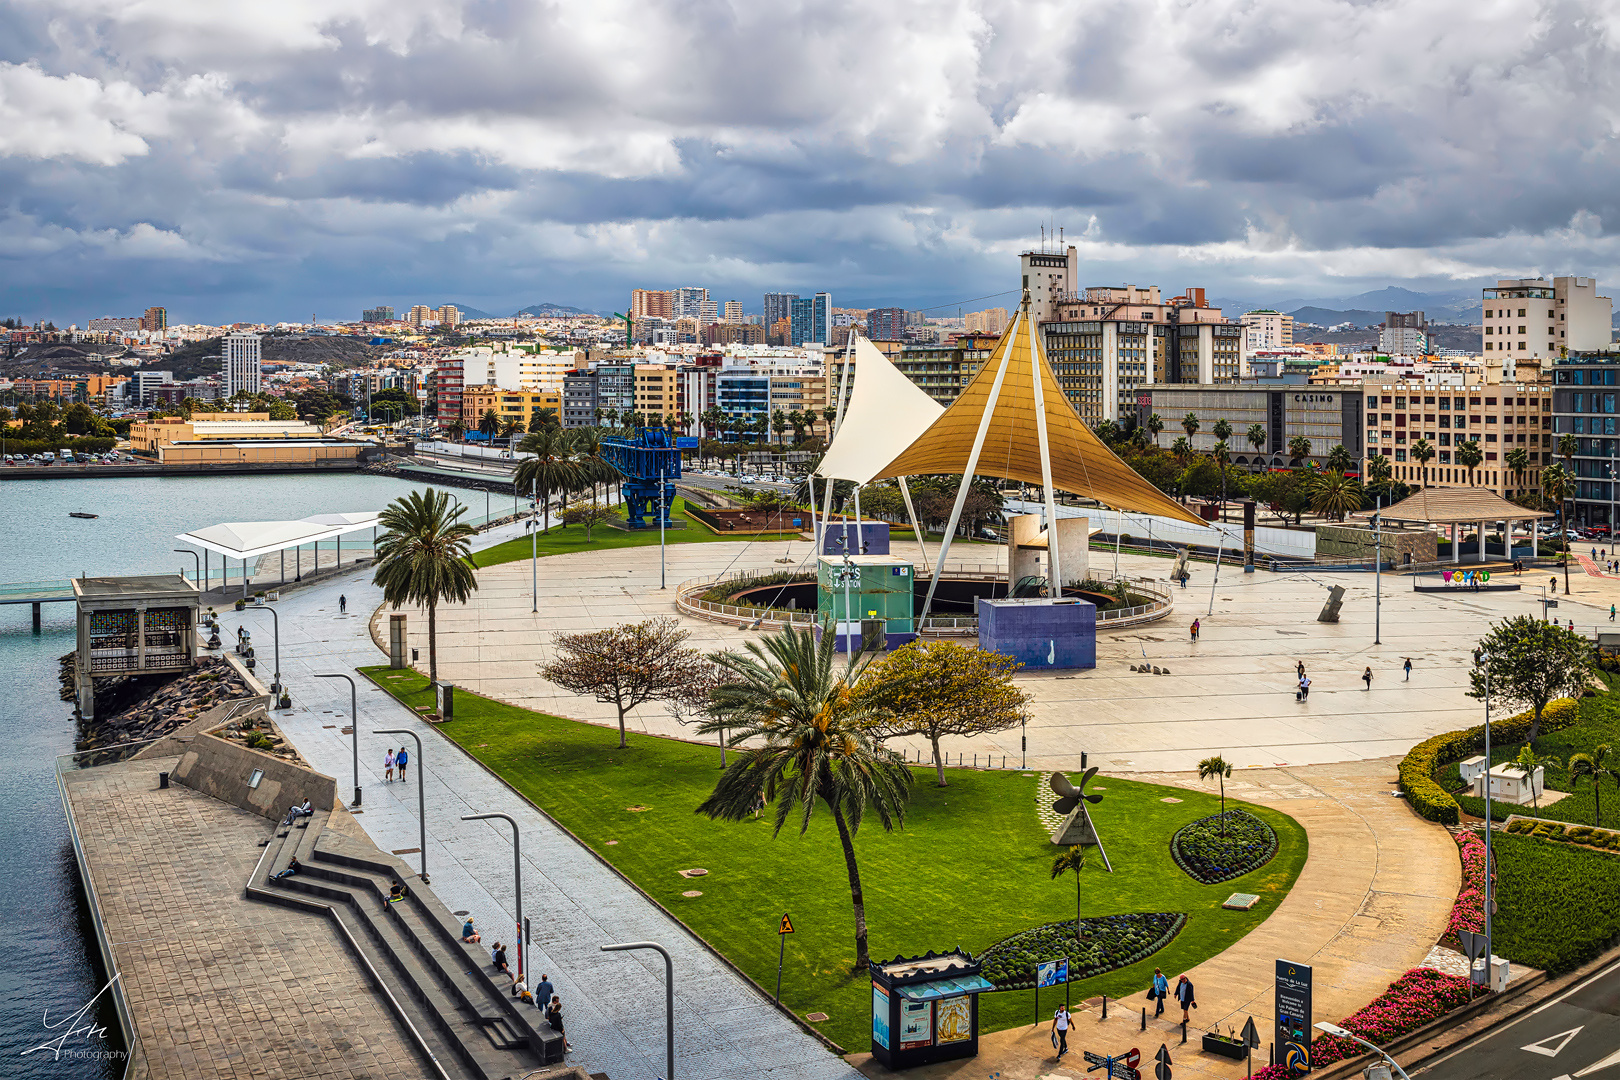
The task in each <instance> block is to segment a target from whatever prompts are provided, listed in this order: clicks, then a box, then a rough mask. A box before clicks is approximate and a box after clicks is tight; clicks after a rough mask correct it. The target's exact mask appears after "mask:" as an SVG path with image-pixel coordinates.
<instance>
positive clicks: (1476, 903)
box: [1440, 832, 1485, 948]
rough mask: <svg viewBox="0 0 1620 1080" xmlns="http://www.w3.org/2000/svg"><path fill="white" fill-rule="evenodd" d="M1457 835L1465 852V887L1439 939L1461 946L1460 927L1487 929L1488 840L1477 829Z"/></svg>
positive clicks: (1476, 931) (1477, 929) (1457, 839)
mask: <svg viewBox="0 0 1620 1080" xmlns="http://www.w3.org/2000/svg"><path fill="white" fill-rule="evenodd" d="M1455 839H1456V841H1457V848H1458V853H1459V854H1460V855H1461V856H1462V869H1463V887H1462V891H1461V892H1459V893H1458V894H1457V902H1456V903H1455V904H1453V905H1452V906H1451V918H1450V919H1448V920H1446V934H1445V937H1443V938H1441V939H1440V940H1442V941H1444V942H1446V943H1448V944H1450V945H1455V946H1457V947H1458V948H1461V947H1462V943H1461V941H1460V940H1459V939H1458V937H1457V931H1459V930H1470V931H1473V932H1474V933H1476V934H1482V933H1484V932H1485V841H1484V840H1483V839H1482V838H1481V837H1480V835H1479V834H1478V833H1475V832H1464V833H1458V834H1456V837H1455Z"/></svg>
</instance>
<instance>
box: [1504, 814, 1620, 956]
mask: <svg viewBox="0 0 1620 1080" xmlns="http://www.w3.org/2000/svg"><path fill="white" fill-rule="evenodd" d="M1491 846H1492V848H1494V849H1495V853H1496V865H1497V872H1496V873H1497V883H1496V903H1497V911H1498V913H1499V914H1498V915H1497V917H1496V920H1495V923H1494V925H1493V927H1492V929H1493V931H1494V941H1493V943H1492V944H1493V947H1494V949H1495V950H1496V952H1497V953H1498V954H1500V955H1502V956H1505V957H1507V958H1508V959H1510V960H1512V961H1514V962H1515V963H1520V964H1528V965H1529V966H1531V967H1538V968H1541V969H1543V970H1545V971H1547V972H1548V973H1549V974H1554V975H1556V974H1559V973H1561V972H1565V971H1569V970H1570V969H1572V968H1575V967H1578V966H1579V965H1581V964H1583V963H1585V962H1586V961H1588V960H1590V959H1592V958H1593V957H1594V956H1597V955H1598V954H1599V953H1601V952H1603V951H1604V950H1605V949H1608V948H1610V947H1611V946H1613V945H1614V944H1615V943H1616V941H1620V856H1616V855H1610V854H1606V853H1604V852H1600V851H1588V850H1584V849H1581V848H1575V847H1570V846H1568V845H1564V844H1558V843H1553V842H1551V841H1547V840H1536V839H1532V838H1530V837H1524V836H1511V835H1508V834H1506V833H1497V834H1496V835H1495V836H1493V837H1492V838H1491Z"/></svg>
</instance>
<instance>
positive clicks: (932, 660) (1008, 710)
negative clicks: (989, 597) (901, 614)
mask: <svg viewBox="0 0 1620 1080" xmlns="http://www.w3.org/2000/svg"><path fill="white" fill-rule="evenodd" d="M1020 667H1023V664H1022V663H1020V662H1019V661H1017V660H1014V659H1013V658H1012V657H1010V656H1003V655H1002V654H1001V653H996V652H987V651H986V650H984V649H980V648H977V647H973V646H968V645H962V644H960V643H958V642H955V641H943V640H941V641H932V642H925V641H921V640H918V641H913V642H911V643H910V644H908V645H905V646H903V647H902V648H899V649H896V650H895V651H894V652H892V653H890V654H889V655H888V656H887V657H886V658H885V659H884V660H882V661H880V662H879V663H877V664H875V665H873V666H872V667H871V668H869V669H868V670H867V675H866V678H864V679H862V680H861V685H860V695H859V696H860V702H859V704H861V705H862V706H864V707H866V708H869V709H870V710H871V711H872V712H873V713H875V714H877V715H878V716H879V717H880V718H881V719H880V720H879V722H878V733H879V734H878V738H880V739H893V738H898V737H901V736H906V735H925V736H927V738H928V744H929V746H931V747H932V748H933V753H934V772H935V774H936V775H937V776H938V780H939V786H940V787H944V786H945V762H944V759H943V758H942V757H941V756H940V752H939V740H940V739H941V738H943V737H945V736H947V735H956V736H961V737H963V738H972V737H973V736H974V735H983V734H987V733H990V732H996V731H1005V730H1007V729H1008V728H1011V727H1016V726H1018V725H1019V724H1020V723H1022V722H1023V721H1024V720H1025V719H1027V716H1028V714H1027V713H1026V711H1025V705H1026V704H1027V703H1028V702H1029V695H1028V694H1026V693H1024V692H1023V691H1022V690H1020V689H1018V687H1017V686H1016V685H1014V683H1013V680H1012V675H1013V672H1015V671H1017V670H1018V669H1019V668H1020Z"/></svg>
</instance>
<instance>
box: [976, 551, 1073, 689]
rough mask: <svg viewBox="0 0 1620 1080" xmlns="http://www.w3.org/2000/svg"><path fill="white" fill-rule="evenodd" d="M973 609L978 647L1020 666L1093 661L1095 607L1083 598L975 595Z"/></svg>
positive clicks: (1068, 665)
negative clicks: (988, 597)
mask: <svg viewBox="0 0 1620 1080" xmlns="http://www.w3.org/2000/svg"><path fill="white" fill-rule="evenodd" d="M1059 557H1060V558H1061V555H1060V556H1059ZM978 608H979V648H981V649H985V650H988V651H991V652H998V653H1001V654H1002V655H1003V656H1010V657H1012V658H1013V659H1014V660H1020V661H1022V662H1023V664H1024V667H1025V669H1026V670H1035V669H1047V670H1050V669H1054V668H1094V667H1096V666H1097V608H1096V605H1094V604H1092V603H1090V602H1089V601H1086V600H1072V601H1066V602H1064V603H1060V604H1055V603H1052V602H1051V601H1047V600H1038V601H1030V600H980V601H979V603H978Z"/></svg>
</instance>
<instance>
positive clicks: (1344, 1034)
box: [1316, 1020, 1412, 1080]
mask: <svg viewBox="0 0 1620 1080" xmlns="http://www.w3.org/2000/svg"><path fill="white" fill-rule="evenodd" d="M1316 1029H1317V1030H1318V1031H1321V1032H1325V1033H1327V1034H1329V1035H1334V1036H1337V1037H1338V1038H1341V1039H1349V1040H1350V1041H1351V1042H1353V1043H1360V1044H1361V1045H1362V1046H1365V1047H1366V1048H1367V1049H1369V1050H1371V1051H1372V1052H1373V1053H1375V1054H1377V1055H1378V1056H1379V1057H1381V1058H1383V1059H1384V1060H1385V1061H1387V1062H1389V1066H1390V1068H1392V1069H1394V1070H1395V1071H1396V1072H1398V1073H1400V1074H1401V1080H1412V1078H1411V1077H1410V1076H1407V1075H1406V1070H1405V1069H1403V1068H1401V1066H1400V1062H1398V1061H1396V1060H1395V1059H1394V1058H1392V1057H1390V1056H1389V1055H1388V1054H1386V1053H1384V1051H1383V1049H1382V1048H1381V1047H1379V1046H1377V1045H1375V1044H1373V1043H1370V1042H1368V1041H1367V1040H1366V1039H1363V1038H1361V1037H1360V1036H1357V1035H1352V1034H1350V1033H1349V1032H1348V1031H1346V1030H1345V1029H1344V1028H1342V1027H1340V1026H1339V1025H1338V1024H1330V1023H1328V1022H1327V1021H1326V1020H1323V1021H1320V1022H1319V1023H1317V1024H1316Z"/></svg>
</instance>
